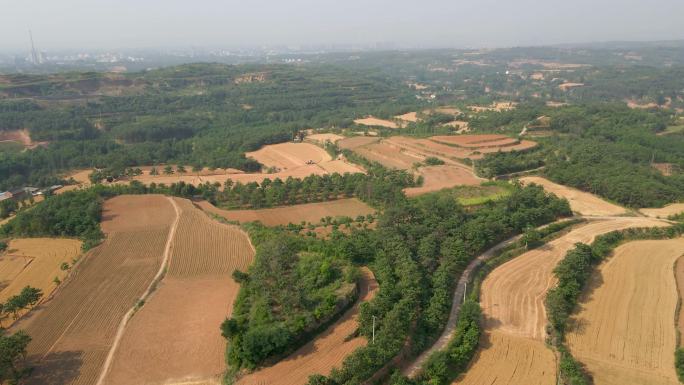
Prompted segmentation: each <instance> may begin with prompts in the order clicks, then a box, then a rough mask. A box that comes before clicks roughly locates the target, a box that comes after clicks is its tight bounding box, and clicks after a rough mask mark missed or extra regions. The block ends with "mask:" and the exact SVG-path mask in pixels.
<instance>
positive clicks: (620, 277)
mask: <svg viewBox="0 0 684 385" xmlns="http://www.w3.org/2000/svg"><path fill="white" fill-rule="evenodd" d="M682 255H684V238H676V239H668V240H644V241H635V242H629V243H625V244H624V245H621V246H619V247H618V248H616V249H615V252H614V253H613V256H611V257H610V258H609V259H608V260H607V261H606V262H604V263H603V264H601V266H599V268H598V269H597V271H596V272H595V273H594V274H593V275H592V277H591V279H590V281H589V288H590V290H589V291H588V292H587V293H586V294H585V295H584V296H583V298H582V299H581V301H580V312H579V313H578V314H577V315H575V316H574V317H573V321H572V322H573V324H572V325H573V327H571V328H570V329H569V330H568V333H567V337H566V339H567V342H568V347H569V348H570V350H571V351H572V353H573V355H574V356H575V358H576V359H577V360H578V361H580V362H581V363H582V364H584V366H585V368H586V369H587V371H588V372H589V373H590V374H591V376H592V377H593V379H594V382H595V383H596V384H605V385H621V384H634V385H649V384H671V385H675V384H678V383H679V382H678V381H677V376H676V373H675V366H674V354H673V353H674V351H675V348H676V339H677V338H676V330H675V328H674V327H673V325H672V320H673V319H674V318H675V311H676V308H677V301H678V293H677V288H676V281H675V275H674V274H673V273H672V268H673V266H674V264H675V261H676V260H677V259H679V257H680V256H682Z"/></svg>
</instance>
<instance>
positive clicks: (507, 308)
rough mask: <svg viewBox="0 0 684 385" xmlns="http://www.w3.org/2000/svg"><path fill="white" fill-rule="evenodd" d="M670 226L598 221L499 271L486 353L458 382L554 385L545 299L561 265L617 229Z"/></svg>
mask: <svg viewBox="0 0 684 385" xmlns="http://www.w3.org/2000/svg"><path fill="white" fill-rule="evenodd" d="M666 225H668V223H667V222H664V221H659V220H655V219H651V218H643V217H614V218H611V219H603V220H595V221H592V222H589V223H588V224H586V225H584V226H581V227H578V228H576V229H574V230H572V231H570V232H569V233H567V234H565V235H564V236H562V237H560V238H557V239H555V240H553V241H551V242H549V243H547V244H546V245H544V246H542V247H540V248H537V249H534V250H531V251H528V252H526V253H524V254H522V255H520V256H519V257H517V258H515V259H512V260H511V261H509V262H506V263H504V264H503V265H501V266H499V267H498V268H496V269H495V270H494V271H492V273H490V274H489V275H488V276H487V278H486V279H485V281H484V282H483V284H482V292H481V306H482V311H483V315H484V319H485V321H484V326H485V332H484V335H483V345H482V348H481V351H480V353H479V354H478V357H477V358H476V360H475V361H474V362H473V363H472V365H471V367H470V368H469V370H468V371H467V372H466V373H465V375H464V376H461V377H460V378H459V379H457V380H456V381H455V382H454V383H459V384H472V385H480V384H490V385H495V384H508V385H518V384H519V385H528V384H550V385H553V384H555V381H556V373H555V368H556V366H555V357H554V353H553V352H552V351H551V350H550V349H548V348H547V347H546V346H545V345H544V338H545V336H546V333H545V327H546V324H547V319H546V310H545V308H544V298H545V296H546V292H547V290H548V289H549V288H551V287H553V285H555V283H556V280H555V277H554V276H553V269H554V267H555V266H556V264H557V263H558V262H559V261H560V260H561V259H562V258H563V257H564V256H565V254H566V253H567V252H568V250H570V249H572V247H573V246H574V245H575V243H577V242H582V243H591V242H592V241H593V240H594V239H595V237H596V236H598V235H601V234H605V233H608V232H610V231H614V230H621V229H625V228H630V227H652V226H666ZM521 342H525V343H524V344H523V343H521Z"/></svg>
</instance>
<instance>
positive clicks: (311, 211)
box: [197, 198, 375, 226]
mask: <svg viewBox="0 0 684 385" xmlns="http://www.w3.org/2000/svg"><path fill="white" fill-rule="evenodd" d="M197 205H198V206H199V207H201V208H202V210H204V211H207V212H210V213H213V214H216V215H219V216H222V217H224V218H226V219H228V220H231V221H239V222H242V223H245V222H253V221H260V222H261V223H263V224H264V225H266V226H278V225H287V224H288V223H295V224H299V223H301V222H309V223H313V224H317V223H319V222H320V221H321V218H325V217H327V216H330V217H333V218H335V217H340V216H348V217H351V218H356V217H357V216H359V215H368V214H373V213H374V212H375V210H373V208H371V207H370V206H368V205H367V204H365V203H363V202H361V201H360V200H358V199H356V198H351V199H338V200H334V201H330V202H318V203H304V204H300V205H293V206H284V207H276V208H270V209H260V210H222V209H219V208H217V207H216V206H214V205H212V204H211V203H209V202H207V201H201V202H198V203H197Z"/></svg>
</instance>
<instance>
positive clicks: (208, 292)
mask: <svg viewBox="0 0 684 385" xmlns="http://www.w3.org/2000/svg"><path fill="white" fill-rule="evenodd" d="M175 201H176V204H177V205H178V207H179V208H180V220H179V222H178V228H177V230H176V233H175V236H174V239H173V241H172V244H171V250H172V252H171V255H170V258H169V265H168V272H167V275H166V277H164V279H163V280H162V281H161V283H160V284H159V287H158V288H157V290H156V291H155V293H154V294H153V295H152V296H151V297H150V298H149V300H148V301H147V303H146V304H145V305H144V306H143V307H142V309H140V310H138V312H137V313H136V314H135V316H134V317H133V318H132V319H131V321H130V322H129V323H128V325H127V326H126V331H125V333H124V335H123V338H122V339H121V343H120V345H119V347H118V349H117V351H116V352H115V354H114V359H113V361H112V366H111V369H110V371H109V373H108V374H107V376H106V378H105V381H104V384H121V385H135V384H141V385H143V384H169V383H180V382H188V381H190V382H193V383H195V382H196V381H207V382H212V381H219V377H220V375H221V373H223V371H225V369H226V367H225V358H224V354H225V345H226V342H225V339H224V338H223V337H222V336H221V333H220V330H219V325H220V324H221V322H223V320H224V319H225V318H226V317H229V316H230V314H231V312H232V308H233V302H234V300H235V298H236V297H237V293H238V290H239V285H238V284H237V283H236V282H235V281H233V279H232V278H231V274H232V273H233V271H234V270H235V269H240V270H243V271H244V270H246V269H247V267H248V266H249V264H251V262H252V259H253V257H254V250H253V248H252V246H251V244H250V242H249V238H248V237H247V235H246V234H245V233H244V232H242V231H241V230H240V229H239V228H238V227H236V226H232V225H225V224H221V223H218V222H216V221H213V220H211V219H210V218H209V217H208V216H207V215H206V214H205V213H203V212H202V211H201V210H199V209H197V208H196V207H194V205H193V204H192V203H191V202H190V201H187V200H182V199H175Z"/></svg>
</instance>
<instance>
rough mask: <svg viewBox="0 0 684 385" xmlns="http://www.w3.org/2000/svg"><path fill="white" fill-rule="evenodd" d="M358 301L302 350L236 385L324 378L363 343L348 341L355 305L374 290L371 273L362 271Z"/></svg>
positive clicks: (300, 384)
mask: <svg viewBox="0 0 684 385" xmlns="http://www.w3.org/2000/svg"><path fill="white" fill-rule="evenodd" d="M362 273H363V275H362V280H361V283H360V286H361V288H360V291H359V300H358V301H357V303H356V304H355V305H354V306H353V307H352V308H351V309H349V310H347V312H346V313H344V315H342V317H341V318H340V319H339V320H338V321H337V322H335V323H334V324H333V325H332V326H330V327H329V328H328V329H326V330H325V331H324V332H323V333H322V334H320V335H318V336H317V337H316V339H314V340H313V341H311V342H309V343H308V344H306V345H304V346H302V347H301V348H300V349H298V350H297V351H296V352H294V353H292V354H291V355H290V356H289V357H287V358H286V359H284V360H282V361H280V362H278V363H277V364H275V365H273V366H270V367H267V368H263V369H261V370H259V371H257V372H254V373H252V374H249V375H247V376H245V377H243V378H241V379H240V380H238V382H237V384H238V385H304V384H306V383H307V381H308V378H309V376H310V375H312V374H323V375H328V374H330V371H331V370H332V368H333V367H336V366H340V365H341V364H342V361H344V359H345V357H347V356H348V355H349V354H351V353H352V352H353V351H354V350H356V349H358V348H359V347H362V346H365V345H366V343H367V341H366V339H365V338H363V337H355V338H351V339H348V337H349V336H351V335H352V334H353V333H354V332H355V331H356V329H357V327H358V326H357V325H358V324H357V315H358V313H359V305H360V304H361V303H362V302H366V301H370V300H371V299H372V298H373V296H374V295H375V292H376V290H377V282H376V281H375V277H373V273H372V272H371V271H370V270H368V269H366V268H364V269H363V270H362Z"/></svg>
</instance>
